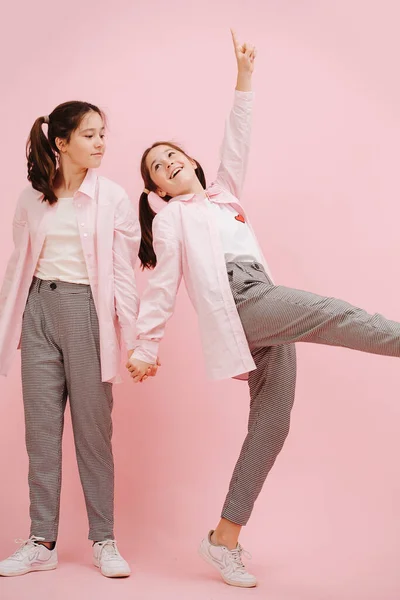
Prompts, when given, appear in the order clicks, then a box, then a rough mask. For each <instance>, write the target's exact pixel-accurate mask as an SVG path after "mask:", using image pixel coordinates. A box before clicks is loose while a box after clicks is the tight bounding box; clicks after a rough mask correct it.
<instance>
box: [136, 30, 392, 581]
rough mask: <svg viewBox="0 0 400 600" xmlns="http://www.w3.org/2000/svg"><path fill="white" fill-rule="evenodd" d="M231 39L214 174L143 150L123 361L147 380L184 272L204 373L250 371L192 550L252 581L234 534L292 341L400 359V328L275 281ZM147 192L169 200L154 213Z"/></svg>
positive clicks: (270, 450) (285, 398)
mask: <svg viewBox="0 0 400 600" xmlns="http://www.w3.org/2000/svg"><path fill="white" fill-rule="evenodd" d="M233 41H234V48H235V55H236V59H237V64H238V76H237V85H236V91H235V98H234V104H233V108H232V111H231V114H230V116H229V119H228V122H227V125H226V129H225V137H224V141H223V144H222V152H221V164H220V166H219V169H218V173H217V177H216V180H215V182H214V183H213V184H212V185H211V186H209V187H207V186H206V182H205V177H204V173H203V171H202V169H201V166H200V164H199V163H198V162H197V161H196V160H195V159H193V158H192V157H190V156H188V155H187V154H186V153H185V152H184V151H183V150H182V149H181V148H179V147H177V146H175V145H174V144H171V143H169V142H157V143H155V144H153V145H152V146H151V147H150V148H148V149H147V150H146V151H145V152H144V154H143V157H142V163H141V172H142V176H143V182H144V190H143V193H142V194H141V198H140V209H139V217H140V221H141V227H142V242H141V248H140V252H139V257H140V259H141V262H142V265H143V267H147V268H150V269H154V271H153V272H152V274H151V276H150V278H149V283H148V287H147V289H146V291H145V293H144V295H143V297H142V301H141V307H140V313H139V318H138V321H137V333H138V338H137V341H136V343H135V346H134V354H133V355H132V357H131V359H130V361H129V362H128V365H127V366H128V368H129V370H130V371H131V374H132V377H133V379H134V381H135V382H139V381H142V380H143V379H144V378H146V377H147V376H146V372H147V369H148V368H149V366H150V365H151V364H153V363H155V361H156V357H157V356H158V347H159V344H160V342H161V340H162V338H163V335H164V331H165V326H166V323H167V321H168V319H169V318H170V317H171V315H172V314H173V312H174V307H175V300H176V296H177V292H178V288H179V285H180V282H181V279H182V277H183V278H184V280H185V283H186V287H187V290H188V293H189V296H190V299H191V301H192V303H193V305H194V307H195V309H196V312H197V314H198V319H199V324H200V332H201V338H202V344H203V350H204V355H205V359H206V367H207V372H208V374H209V376H210V377H211V378H214V379H223V378H227V377H238V376H241V375H243V374H244V373H249V376H248V382H249V390H250V415H249V421H248V433H247V436H246V439H245V441H244V443H243V446H242V449H241V452H240V456H239V458H238V461H237V464H236V466H235V469H234V472H233V475H232V478H231V482H230V486H229V490H228V494H227V496H226V500H225V503H224V505H223V507H222V511H221V513H220V515H221V518H220V520H219V522H218V524H217V526H216V528H215V530H211V531H210V532H209V534H208V536H206V537H205V539H204V540H203V541H202V543H201V545H200V549H199V552H200V554H201V556H202V557H203V558H204V559H205V560H206V561H207V562H208V563H209V564H211V565H212V566H213V567H214V568H216V569H217V570H218V571H219V573H220V574H221V576H222V578H223V579H224V581H225V582H226V583H228V584H230V585H234V586H239V587H253V586H255V585H256V583H257V582H256V578H255V576H254V575H252V574H251V573H248V571H247V569H246V567H245V565H244V564H243V560H242V556H243V549H242V547H241V545H240V544H239V542H238V539H239V534H240V531H241V528H242V526H243V525H246V524H247V522H248V521H249V518H250V516H251V513H252V510H253V507H254V503H255V501H256V499H257V497H258V495H259V493H260V491H261V489H262V487H263V484H264V482H265V479H266V477H267V475H268V473H269V472H270V470H271V468H272V466H273V464H274V462H275V460H276V458H277V456H278V454H279V452H280V451H281V449H282V447H283V444H284V442H285V439H286V437H287V435H288V432H289V425H290V415H291V410H292V406H293V402H294V394H295V382H296V354H295V345H294V342H313V343H317V344H328V345H331V346H342V347H346V348H352V349H355V350H361V351H363V352H370V353H374V354H382V355H387V356H397V357H399V356H400V324H399V323H396V322H394V321H389V320H387V319H385V318H384V317H383V316H381V315H379V314H375V315H369V314H367V313H366V312H365V311H364V310H361V309H360V308H356V307H354V306H351V305H350V304H348V303H347V302H344V301H341V300H337V299H335V298H325V297H322V296H317V295H315V294H312V293H310V292H304V291H300V290H295V289H291V288H287V287H284V286H280V285H275V284H274V283H273V281H272V279H271V275H270V273H269V269H268V266H267V263H266V261H265V259H264V257H263V254H262V251H261V248H260V246H259V244H258V242H257V240H256V238H255V235H254V232H253V230H252V228H251V226H250V223H249V221H248V218H247V216H246V213H245V210H244V208H243V206H242V205H241V203H240V201H239V198H240V196H241V193H242V187H243V181H244V177H245V173H246V166H247V158H248V153H249V146H250V130H251V114H252V106H253V93H252V91H251V80H252V73H253V68H254V59H255V55H256V53H255V49H254V48H253V47H252V46H250V45H248V44H243V45H242V44H239V42H238V41H237V39H236V37H235V35H233ZM149 192H153V193H155V194H157V195H158V196H159V197H160V198H162V199H164V200H165V202H167V203H168V204H167V205H166V206H165V208H163V209H162V210H161V211H160V212H159V213H158V214H157V215H156V214H155V213H154V211H153V210H152V208H151V207H150V204H149V200H148V195H149ZM261 193H262V186H260V194H261ZM228 417H229V415H228ZM228 417H227V422H226V424H225V425H226V427H229V419H228Z"/></svg>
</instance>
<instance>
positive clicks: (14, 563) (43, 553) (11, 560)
mask: <svg viewBox="0 0 400 600" xmlns="http://www.w3.org/2000/svg"><path fill="white" fill-rule="evenodd" d="M15 541H16V543H17V544H21V546H20V547H19V549H18V550H17V551H16V552H14V554H12V555H11V556H9V557H8V558H6V559H5V560H2V561H1V562H0V575H2V576H3V577H14V576H16V575H25V573H30V572H31V571H50V570H51V569H55V568H56V567H57V565H58V558H57V550H56V548H54V550H49V549H48V548H46V546H43V544H38V543H37V542H44V541H45V540H44V538H41V537H36V536H34V535H31V537H30V538H29V540H15Z"/></svg>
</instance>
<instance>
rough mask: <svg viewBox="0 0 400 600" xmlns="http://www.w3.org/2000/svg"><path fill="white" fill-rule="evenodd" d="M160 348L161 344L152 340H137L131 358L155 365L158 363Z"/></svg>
mask: <svg viewBox="0 0 400 600" xmlns="http://www.w3.org/2000/svg"><path fill="white" fill-rule="evenodd" d="M158 347H159V343H158V342H153V341H152V340H136V341H135V343H134V345H133V348H134V351H133V354H132V357H131V358H135V359H137V360H142V361H143V362H147V363H149V364H151V365H154V364H156V362H157V357H158Z"/></svg>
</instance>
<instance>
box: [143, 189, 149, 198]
mask: <svg viewBox="0 0 400 600" xmlns="http://www.w3.org/2000/svg"><path fill="white" fill-rule="evenodd" d="M143 193H144V194H146V195H147V196H148V195H149V194H150V190H148V189H147V188H144V190H143Z"/></svg>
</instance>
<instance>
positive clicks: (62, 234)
mask: <svg viewBox="0 0 400 600" xmlns="http://www.w3.org/2000/svg"><path fill="white" fill-rule="evenodd" d="M73 202H74V199H73V198H59V199H58V202H57V208H56V214H55V215H54V219H53V221H52V224H51V226H50V228H49V230H48V232H47V235H46V239H45V242H44V244H43V248H42V251H41V253H40V257H39V260H38V263H37V265H36V271H35V277H38V278H39V279H44V280H47V281H48V280H54V279H55V280H58V281H68V282H69V283H83V284H86V285H88V284H89V277H88V272H87V268H86V262H85V257H84V254H83V250H82V244H81V238H80V235H79V229H78V222H77V218H76V213H75V208H74V204H73Z"/></svg>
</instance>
